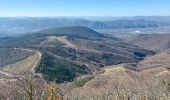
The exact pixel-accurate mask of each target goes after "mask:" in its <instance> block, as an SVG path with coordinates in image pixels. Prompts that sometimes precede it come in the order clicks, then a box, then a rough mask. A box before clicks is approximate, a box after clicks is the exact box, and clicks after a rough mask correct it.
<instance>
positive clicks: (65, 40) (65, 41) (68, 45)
mask: <svg viewBox="0 0 170 100" xmlns="http://www.w3.org/2000/svg"><path fill="white" fill-rule="evenodd" d="M50 38H51V39H52V38H56V39H57V40H58V41H60V42H63V43H64V44H66V46H67V47H70V48H75V45H73V44H72V43H71V42H69V41H68V40H67V36H60V37H55V36H51V37H50Z"/></svg>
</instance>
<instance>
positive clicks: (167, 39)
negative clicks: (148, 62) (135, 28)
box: [130, 34, 170, 52]
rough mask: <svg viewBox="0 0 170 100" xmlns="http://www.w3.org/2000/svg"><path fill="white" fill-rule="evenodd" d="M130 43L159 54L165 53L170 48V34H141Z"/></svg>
mask: <svg viewBox="0 0 170 100" xmlns="http://www.w3.org/2000/svg"><path fill="white" fill-rule="evenodd" d="M130 43H133V44H135V45H138V46H141V47H144V48H146V49H150V50H154V51H158V52H159V51H164V50H166V49H168V48H170V34H141V35H138V36H136V37H134V38H133V39H132V40H131V41H130Z"/></svg>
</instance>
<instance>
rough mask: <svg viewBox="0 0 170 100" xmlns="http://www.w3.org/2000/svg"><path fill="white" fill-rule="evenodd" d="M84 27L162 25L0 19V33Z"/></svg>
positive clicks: (150, 23)
mask: <svg viewBox="0 0 170 100" xmlns="http://www.w3.org/2000/svg"><path fill="white" fill-rule="evenodd" d="M65 26H85V27H89V28H92V29H121V28H146V27H158V26H162V23H159V22H156V21H149V20H145V19H121V18H120V19H117V20H86V19H81V18H64V17H63V18H57V17H56V18H55V17H54V18H50V17H13V18H0V33H4V34H7V33H9V34H14V33H16V34H17V33H27V32H32V31H38V30H42V29H48V28H54V27H65Z"/></svg>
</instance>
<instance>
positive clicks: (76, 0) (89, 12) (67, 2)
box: [0, 0, 170, 17]
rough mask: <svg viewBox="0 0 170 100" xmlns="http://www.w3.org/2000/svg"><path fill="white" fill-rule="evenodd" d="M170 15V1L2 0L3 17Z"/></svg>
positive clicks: (1, 12) (0, 7)
mask: <svg viewBox="0 0 170 100" xmlns="http://www.w3.org/2000/svg"><path fill="white" fill-rule="evenodd" d="M152 15H159V16H167V15H170V0H0V16H1V17H4V16H9V17H11V16H152Z"/></svg>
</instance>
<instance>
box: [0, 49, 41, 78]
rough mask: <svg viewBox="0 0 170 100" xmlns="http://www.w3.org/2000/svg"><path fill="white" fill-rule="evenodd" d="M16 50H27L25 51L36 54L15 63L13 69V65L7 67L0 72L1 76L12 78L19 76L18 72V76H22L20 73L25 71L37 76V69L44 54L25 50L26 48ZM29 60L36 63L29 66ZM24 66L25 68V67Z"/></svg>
mask: <svg viewBox="0 0 170 100" xmlns="http://www.w3.org/2000/svg"><path fill="white" fill-rule="evenodd" d="M15 49H20V50H25V51H29V52H35V54H34V55H32V56H29V57H28V58H26V59H24V60H21V61H19V62H16V63H14V64H13V65H14V66H13V67H12V65H6V67H4V68H2V69H1V70H0V76H3V77H5V76H6V77H11V78H12V77H15V76H16V75H17V74H16V73H17V72H19V73H18V74H20V72H23V73H24V72H25V71H30V72H32V73H33V74H35V68H36V67H37V66H39V64H40V62H41V58H42V54H41V53H40V52H39V51H34V50H30V49H24V48H15ZM27 60H29V61H30V60H34V61H33V62H32V63H31V64H29V62H28V61H27ZM24 62H25V63H24ZM22 65H23V66H25V67H23V66H22ZM17 69H18V70H17ZM39 76H40V75H39ZM1 79H2V78H1Z"/></svg>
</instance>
